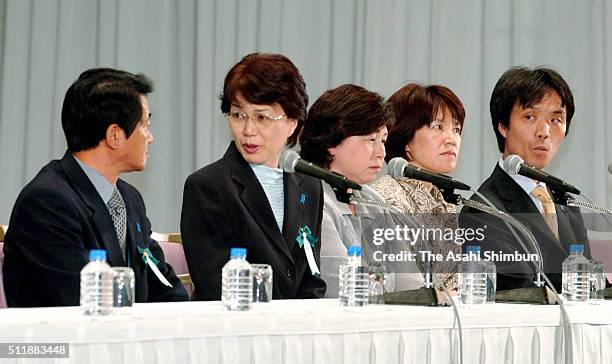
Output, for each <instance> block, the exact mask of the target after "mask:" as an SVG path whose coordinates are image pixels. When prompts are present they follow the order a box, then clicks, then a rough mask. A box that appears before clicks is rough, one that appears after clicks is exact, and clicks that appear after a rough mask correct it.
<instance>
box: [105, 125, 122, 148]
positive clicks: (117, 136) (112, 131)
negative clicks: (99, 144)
mask: <svg viewBox="0 0 612 364" xmlns="http://www.w3.org/2000/svg"><path fill="white" fill-rule="evenodd" d="M123 139H125V133H124V131H123V129H121V128H120V127H119V125H117V124H115V123H113V124H111V125H110V126H109V127H108V128H106V138H105V141H106V145H108V147H109V148H111V149H119V147H121V145H122V144H123Z"/></svg>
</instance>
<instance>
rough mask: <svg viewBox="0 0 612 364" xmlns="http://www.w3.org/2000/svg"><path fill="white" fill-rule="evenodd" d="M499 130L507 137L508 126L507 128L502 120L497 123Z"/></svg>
mask: <svg viewBox="0 0 612 364" xmlns="http://www.w3.org/2000/svg"><path fill="white" fill-rule="evenodd" d="M497 130H498V131H499V133H500V134H501V135H502V136H503V137H504V138H505V137H506V133H507V132H508V128H506V127H505V126H504V124H503V123H502V122H501V121H500V122H499V123H497Z"/></svg>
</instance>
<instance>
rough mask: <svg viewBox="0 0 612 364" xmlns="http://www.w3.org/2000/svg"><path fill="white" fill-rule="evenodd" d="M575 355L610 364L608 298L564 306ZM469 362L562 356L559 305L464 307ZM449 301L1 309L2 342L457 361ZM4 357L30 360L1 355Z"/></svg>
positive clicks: (299, 358)
mask: <svg viewBox="0 0 612 364" xmlns="http://www.w3.org/2000/svg"><path fill="white" fill-rule="evenodd" d="M567 311H568V314H569V318H570V322H571V332H572V337H571V345H569V346H570V347H571V355H570V358H572V359H573V362H574V363H612V345H610V344H612V302H604V303H602V304H600V305H592V304H583V305H578V306H573V307H568V308H567ZM459 312H460V317H461V322H462V326H463V354H464V363H562V362H563V359H564V355H565V350H564V336H563V329H562V327H561V326H560V320H561V315H560V310H559V307H558V306H534V305H511V304H487V305H479V306H467V307H461V308H460V310H459ZM456 327H457V325H456V320H455V319H454V315H453V311H452V309H451V308H449V307H416V306H392V305H371V306H367V307H361V308H347V307H341V306H340V305H339V303H338V302H337V300H331V299H326V300H279V301H273V302H271V303H267V304H257V305H255V306H253V307H252V309H251V310H249V311H246V312H228V311H225V310H224V309H223V307H222V305H221V302H218V301H217V302H183V303H150V304H136V305H135V306H134V307H132V308H130V309H122V310H121V311H119V312H115V313H114V314H112V315H110V316H105V317H89V316H84V315H82V314H81V312H80V310H79V308H78V307H61V308H60V307H58V308H38V309H15V308H12V309H3V310H0V342H3V343H7V342H27V343H46V342H53V343H57V342H67V343H69V344H70V357H69V358H68V359H49V360H37V361H36V363H39V362H40V363H43V362H51V363H110V364H120V363H130V364H132V363H169V364H170V363H172V364H174V363H334V364H335V363H455V362H457V363H458V362H459V361H458V356H459V340H458V335H457V330H456ZM0 362H1V363H4V362H7V363H30V362H32V360H31V359H30V360H26V359H0Z"/></svg>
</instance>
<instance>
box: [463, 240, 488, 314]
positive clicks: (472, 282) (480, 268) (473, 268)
mask: <svg viewBox="0 0 612 364" xmlns="http://www.w3.org/2000/svg"><path fill="white" fill-rule="evenodd" d="M466 253H467V254H469V257H470V260H469V261H464V262H461V264H459V302H461V303H463V304H482V303H485V302H486V301H487V273H486V272H485V266H484V264H483V262H481V261H480V247H479V246H472V245H470V246H468V247H467V248H466Z"/></svg>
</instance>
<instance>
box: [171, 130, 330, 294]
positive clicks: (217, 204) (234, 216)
mask: <svg viewBox="0 0 612 364" xmlns="http://www.w3.org/2000/svg"><path fill="white" fill-rule="evenodd" d="M284 195H285V202H284V206H285V210H284V211H285V212H284V222H283V231H282V232H281V231H280V230H279V229H278V225H277V224H276V220H275V219H274V214H273V212H272V208H271V207H270V203H269V202H268V198H267V197H266V194H265V192H264V190H263V188H262V187H261V185H260V183H259V181H258V180H257V177H256V176H255V173H254V172H253V170H252V169H251V167H250V166H249V165H248V163H247V162H246V161H245V160H244V158H243V157H242V155H241V154H240V152H239V151H238V149H237V148H236V145H235V144H234V142H232V143H231V144H230V146H229V148H228V149H227V151H226V152H225V154H224V155H223V158H222V159H220V160H218V161H216V162H214V163H212V164H210V165H208V166H206V167H204V168H202V169H200V170H198V171H196V172H195V173H193V174H192V175H190V176H189V177H188V178H187V180H186V181H185V190H184V193H183V209H182V214H181V234H182V238H183V247H184V248H185V255H186V256H187V265H188V266H189V272H190V274H191V279H192V280H193V283H194V285H195V290H194V292H193V296H192V299H194V300H219V299H221V269H222V268H223V266H224V265H225V263H226V262H227V261H228V260H229V252H230V248H232V247H243V248H246V249H247V261H248V262H249V263H266V264H270V265H271V266H272V271H273V298H274V299H289V298H317V297H323V295H324V294H325V282H324V281H323V280H321V279H320V278H318V277H314V276H313V275H312V274H311V272H310V268H309V267H308V262H307V261H306V255H305V253H304V251H303V249H302V248H300V247H299V246H298V244H297V242H296V240H295V239H296V237H297V235H298V230H299V228H300V227H303V226H305V225H306V226H308V227H309V228H310V229H311V231H312V234H313V235H314V236H315V237H316V239H317V243H316V245H315V248H314V249H313V252H314V254H315V259H316V261H317V264H318V266H319V269H320V267H321V258H320V251H321V219H322V216H323V213H322V211H323V192H322V187H321V182H320V181H319V180H317V179H314V178H311V177H307V176H304V175H301V174H299V173H294V174H288V173H285V174H284Z"/></svg>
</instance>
